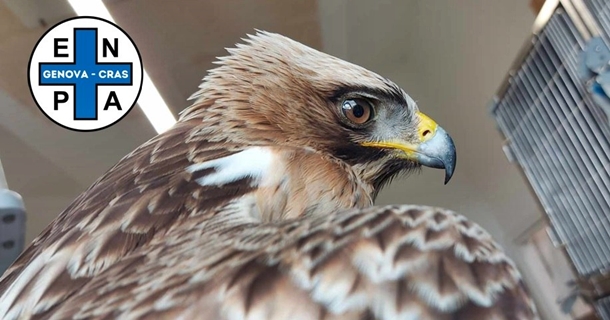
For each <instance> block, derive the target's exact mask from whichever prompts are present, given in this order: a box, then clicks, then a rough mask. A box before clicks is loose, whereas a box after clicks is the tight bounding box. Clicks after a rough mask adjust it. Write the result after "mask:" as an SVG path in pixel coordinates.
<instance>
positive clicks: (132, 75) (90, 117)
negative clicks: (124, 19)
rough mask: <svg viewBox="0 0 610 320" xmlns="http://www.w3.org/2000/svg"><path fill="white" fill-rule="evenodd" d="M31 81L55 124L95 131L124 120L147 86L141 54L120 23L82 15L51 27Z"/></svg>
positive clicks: (34, 62) (32, 67) (42, 107)
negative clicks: (116, 23)
mask: <svg viewBox="0 0 610 320" xmlns="http://www.w3.org/2000/svg"><path fill="white" fill-rule="evenodd" d="M28 72H29V85H30V90H31V92H32V96H33V97H34V100H35V101H36V104H37V105H38V107H39V108H40V110H41V111H42V112H43V113H44V114H45V115H46V116H47V117H48V118H49V119H51V120H52V121H53V122H55V123H56V124H58V125H60V126H62V127H64V128H67V129H71V130H76V131H95V130H100V129H104V128H107V127H109V126H111V125H113V124H115V123H117V122H118V121H119V120H121V119H122V118H123V117H124V116H125V115H127V113H128V112H129V111H130V110H131V109H132V108H133V106H134V105H135V104H136V101H137V100H138V96H139V95H140V90H141V89H142V59H141V57H140V53H139V52H138V49H137V48H136V45H135V44H134V42H133V41H132V40H131V38H130V37H129V36H128V35H127V34H126V33H125V31H123V30H122V29H121V28H119V27H118V26H116V25H115V24H113V23H111V22H109V21H106V20H104V19H100V18H95V17H78V18H73V19H69V20H65V21H63V22H61V23H59V24H57V25H55V26H54V27H52V28H51V29H49V31H47V32H46V33H45V34H44V35H43V36H42V38H40V40H38V43H37V44H36V47H35V48H34V51H33V52H32V56H31V57H30V64H29V69H28Z"/></svg>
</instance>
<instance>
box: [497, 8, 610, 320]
mask: <svg viewBox="0 0 610 320" xmlns="http://www.w3.org/2000/svg"><path fill="white" fill-rule="evenodd" d="M609 35H610V0H553V1H551V0H547V1H546V3H545V5H544V7H543V8H542V9H541V10H540V14H539V15H538V17H537V19H536V23H535V25H534V30H533V35H532V37H531V39H528V42H527V44H526V46H525V47H524V49H523V50H522V52H521V53H520V55H519V57H518V59H517V61H516V62H515V64H514V65H513V66H512V68H511V70H510V72H509V74H508V76H507V79H506V81H505V82H504V83H503V84H502V86H501V88H500V90H499V91H498V93H497V94H496V97H495V98H494V101H493V104H492V108H491V113H492V115H493V117H494V118H495V120H496V122H497V125H498V129H499V130H500V132H501V133H502V134H503V136H504V137H505V138H506V142H505V145H504V150H505V151H506V153H507V157H508V158H509V160H511V161H512V162H514V163H515V164H516V165H517V166H518V167H519V168H520V169H521V170H522V172H523V174H524V176H525V178H526V179H527V181H528V182H529V184H530V186H531V189H532V191H533V192H534V193H535V195H536V196H537V198H538V200H539V203H540V205H541V208H542V210H543V211H544V213H545V214H546V216H547V217H548V220H549V223H550V225H551V226H552V230H551V236H552V238H553V240H554V242H555V243H556V244H557V247H560V248H562V249H563V250H564V251H565V252H566V254H567V255H568V256H569V258H570V260H571V261H572V263H573V267H574V271H575V273H576V275H577V276H578V277H579V280H580V281H579V283H580V287H581V291H582V292H583V294H586V295H587V296H588V297H589V298H590V300H591V301H594V305H595V307H596V309H597V311H598V314H599V316H600V317H602V318H603V319H607V320H610V303H609V302H608V301H610V276H609V273H610V122H609V119H610V98H609V96H610V66H609V62H610V50H609V49H608V48H609V47H610V46H608V44H609V43H610V42H609V39H610V37H609Z"/></svg>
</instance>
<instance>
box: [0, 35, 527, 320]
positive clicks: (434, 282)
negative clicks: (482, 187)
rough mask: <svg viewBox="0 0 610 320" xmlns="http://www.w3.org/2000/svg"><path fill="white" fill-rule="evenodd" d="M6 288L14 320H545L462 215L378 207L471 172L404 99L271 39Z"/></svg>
mask: <svg viewBox="0 0 610 320" xmlns="http://www.w3.org/2000/svg"><path fill="white" fill-rule="evenodd" d="M228 51H229V54H228V55H227V56H226V57H222V58H219V60H218V61H217V64H218V66H217V67H215V68H214V69H212V70H211V71H209V73H208V74H207V75H206V76H205V77H204V79H203V82H202V84H201V85H200V86H199V90H198V91H197V92H196V93H195V94H194V95H193V96H192V101H193V103H192V105H191V106H190V107H188V108H187V109H185V110H184V111H183V112H182V113H181V115H180V119H179V121H178V122H177V123H176V124H175V125H174V126H173V127H172V128H171V129H170V130H168V131H166V132H164V133H162V134H159V135H157V136H155V137H154V138H152V139H151V140H149V141H148V142H146V143H144V144H143V145H141V146H140V147H138V148H137V149H135V150H134V151H133V152H131V153H130V154H128V155H127V156H125V157H124V158H123V159H121V160H120V161H119V162H118V163H117V164H116V165H115V166H114V167H112V168H111V169H110V170H109V171H107V172H106V173H105V174H104V175H103V176H102V177H101V178H99V179H98V180H97V181H96V182H94V183H93V185H92V186H91V187H89V189H87V190H86V191H85V192H84V193H82V194H81V195H80V196H79V197H78V198H77V199H76V200H75V201H74V202H73V203H72V204H71V205H70V206H69V207H68V208H67V209H65V211H63V212H62V213H61V214H60V215H59V216H58V217H57V218H56V219H55V220H54V221H53V222H52V223H51V224H50V225H49V226H48V227H47V228H46V229H45V230H44V231H43V232H42V233H41V234H40V235H39V236H38V237H37V238H36V239H35V240H34V241H33V243H32V244H31V245H30V246H29V247H28V248H27V249H26V250H25V251H24V252H23V253H22V255H21V256H20V257H19V258H18V259H17V261H16V262H15V263H14V264H13V265H12V266H11V267H10V268H9V269H8V270H7V271H6V273H5V274H4V275H3V277H2V278H1V279H0V318H1V319H4V320H8V319H252V320H257V319H269V320H276V319H292V320H296V319H469V320H474V319H536V317H537V316H536V311H535V307H534V304H533V301H532V299H531V298H530V297H529V295H528V292H527V289H526V287H525V285H524V283H523V281H522V278H521V276H520V273H519V272H518V270H517V268H516V267H515V265H514V263H513V262H512V261H511V260H510V259H509V258H508V257H507V256H506V255H505V253H503V251H502V249H501V248H500V247H499V245H498V244H497V243H496V242H494V240H493V239H492V237H491V236H490V235H489V234H488V233H487V232H485V231H484V230H483V229H482V228H481V227H479V226H478V225H477V224H475V223H473V222H470V221H468V220H467V219H466V218H465V217H464V216H461V215H458V214H456V213H454V212H452V211H450V210H445V209H441V208H434V207H427V206H421V205H393V206H376V205H374V200H375V198H376V196H377V194H378V192H379V191H380V189H381V188H382V187H383V186H384V185H386V184H387V183H388V182H389V181H390V180H391V179H392V178H393V177H396V176H397V175H399V174H401V173H405V172H409V171H411V170H413V169H416V168H418V167H420V166H429V167H433V168H442V169H444V170H445V172H446V179H445V180H446V181H445V182H447V181H449V179H450V178H451V176H452V174H453V170H454V168H455V164H456V153H455V147H454V144H453V141H452V139H451V138H450V136H449V135H448V134H447V132H446V131H445V130H443V129H442V128H441V127H440V126H439V125H437V124H436V123H435V122H434V121H433V120H432V119H430V118H429V117H427V116H425V115H424V114H423V113H422V112H420V111H419V109H418V107H417V105H416V104H415V102H414V100H412V99H411V97H409V95H407V94H406V93H405V91H403V90H402V89H401V88H399V87H398V86H397V85H396V84H394V83H393V82H392V81H390V80H388V79H386V78H384V77H381V76H379V75H377V74H376V73H373V72H371V71H369V70H367V69H364V68H362V67H359V66H356V65H354V64H351V63H348V62H346V61H343V60H340V59H338V58H335V57H333V56H330V55H327V54H324V53H322V52H319V51H317V50H315V49H312V48H310V47H308V46H305V45H303V44H301V43H298V42H296V41H294V40H291V39H289V38H287V37H284V36H281V35H278V34H274V33H268V32H264V31H257V32H256V33H255V35H252V36H248V37H247V38H246V39H244V41H243V42H242V43H241V44H238V45H237V46H236V47H234V48H232V49H228Z"/></svg>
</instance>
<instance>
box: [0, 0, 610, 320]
mask: <svg viewBox="0 0 610 320" xmlns="http://www.w3.org/2000/svg"><path fill="white" fill-rule="evenodd" d="M543 2H544V1H530V0H462V1H441V0H437V1H430V0H379V1H369V0H350V1H348V0H319V1H280V0H256V1H245V0H243V1H237V0H225V1H192V0H179V1H165V0H107V1H104V4H105V6H106V8H107V9H108V11H109V12H110V14H111V15H112V18H113V19H114V21H115V22H116V23H117V24H118V25H119V26H121V27H122V28H123V29H124V30H125V31H126V32H127V33H128V34H129V35H130V36H131V38H132V39H133V40H134V41H135V43H136V45H137V46H138V48H139V50H140V53H141V55H142V58H143V62H144V67H145V69H146V71H147V72H148V74H149V75H150V77H151V79H152V81H153V82H154V84H155V85H156V87H157V88H158V90H159V92H160V94H161V96H162V97H163V100H164V101H165V102H166V103H167V105H168V106H169V108H170V109H171V112H172V113H173V115H174V116H176V117H177V115H178V113H179V112H180V111H181V110H182V109H184V108H185V107H187V106H188V105H189V103H188V102H187V98H188V97H189V95H191V94H192V93H193V92H194V91H195V90H196V88H197V85H198V84H199V83H200V80H201V78H202V77H203V76H204V75H205V72H206V70H208V69H210V68H212V67H213V65H212V61H213V60H214V59H215V57H217V56H222V55H225V54H226V51H225V50H224V48H225V47H232V46H233V45H234V44H235V43H237V42H240V38H242V37H244V36H245V35H246V34H247V33H253V32H254V29H255V28H256V29H261V30H267V31H272V32H278V33H281V34H283V35H286V36H288V37H291V38H293V39H295V40H297V41H300V42H302V43H304V44H306V45H309V46H311V47H313V48H316V49H319V50H321V51H324V52H327V53H329V54H332V55H335V56H337V57H340V58H343V59H345V60H347V61H350V62H353V63H356V64H359V65H362V66H364V67H366V68H368V69H370V70H373V71H375V72H377V73H379V74H381V75H383V76H385V77H388V78H390V79H392V80H393V81H395V82H396V83H397V84H399V85H400V86H401V87H403V88H404V89H405V90H406V91H407V92H408V93H409V94H410V95H411V96H412V97H413V98H414V99H415V100H417V102H418V105H419V107H420V108H421V110H422V111H424V112H425V113H427V114H428V115H430V116H431V117H432V118H433V119H435V120H436V121H437V122H438V123H439V124H440V125H442V126H443V127H444V128H445V129H446V130H447V131H448V132H449V133H450V134H451V135H452V136H453V138H454V140H455V143H456V146H457V148H458V166H457V170H456V173H455V176H454V178H453V180H452V181H451V182H450V183H449V184H448V185H447V186H444V185H443V172H441V171H440V170H430V169H425V170H423V171H422V173H421V174H418V175H413V176H411V177H409V178H407V179H404V180H398V181H396V182H394V183H393V184H392V185H391V186H390V187H388V188H387V189H386V190H384V191H383V192H382V193H381V195H380V198H379V200H378V203H380V204H386V203H414V204H426V205H435V206H441V207H446V208H450V209H452V210H455V211H457V212H460V213H462V214H464V215H466V216H467V217H469V218H470V219H472V220H473V221H475V222H477V223H479V224H481V225H482V226H483V227H484V228H486V229H487V230H488V231H489V232H490V233H491V234H493V235H494V236H495V238H496V239H497V240H498V241H499V242H500V243H501V244H502V246H503V247H504V248H505V249H506V250H507V251H508V252H509V255H511V256H512V257H513V258H514V259H515V260H516V262H517V263H518V265H519V267H520V268H521V269H522V271H523V273H524V275H525V278H526V281H527V283H528V285H529V287H530V289H531V290H532V291H533V294H534V296H535V298H536V302H537V304H538V306H539V308H540V310H541V312H542V315H543V317H544V318H545V319H585V318H591V319H594V317H595V315H594V314H593V309H592V308H591V307H590V306H589V305H587V303H586V302H585V299H582V298H578V299H576V300H575V301H576V302H575V303H574V304H573V305H572V304H571V303H569V302H570V301H572V300H570V299H569V297H572V296H573V295H572V296H571V294H572V293H573V288H572V287H571V286H570V285H568V284H567V283H568V282H570V280H573V281H574V280H577V278H578V277H575V276H574V272H573V271H572V270H573V265H572V263H571V262H570V261H569V260H568V259H566V255H565V254H564V253H563V252H562V250H560V249H557V248H555V246H554V245H553V242H552V241H551V240H550V239H549V237H548V236H547V227H548V225H547V222H546V221H547V220H546V219H545V218H544V217H545V214H544V210H543V208H542V207H541V206H539V205H538V203H539V202H538V201H537V200H536V197H535V194H534V193H532V191H531V188H530V185H529V183H528V181H527V179H524V176H523V175H522V173H521V170H519V169H518V168H517V167H516V166H515V165H514V164H512V163H511V162H510V161H509V160H508V159H507V156H506V154H505V152H504V151H503V145H504V143H505V139H506V138H505V136H504V135H503V134H501V133H500V132H499V131H498V128H497V126H496V121H495V120H494V117H493V114H492V113H491V112H490V110H492V109H493V108H492V109H490V104H492V102H493V98H494V96H495V95H496V93H497V92H498V89H499V88H500V87H501V85H502V84H503V83H505V79H506V75H507V73H508V71H509V70H510V69H511V66H512V65H513V63H514V62H515V61H516V59H517V57H518V55H519V53H520V52H523V51H522V49H523V46H524V43H530V42H531V35H532V30H533V29H532V28H533V26H534V23H535V21H536V16H537V15H538V14H539V11H540V10H541V8H542V6H543ZM555 2H556V1H555ZM543 13H544V12H543ZM75 15H76V13H75V12H74V10H73V9H72V7H71V5H70V4H69V3H68V1H66V0H45V1H35V0H2V1H0V158H1V160H2V165H3V167H4V171H5V174H6V180H7V181H8V186H9V188H10V189H12V190H14V191H16V192H18V193H19V194H21V196H22V197H23V200H24V203H25V206H26V210H27V224H26V226H27V227H26V236H25V239H26V243H29V242H30V241H31V240H32V239H34V237H35V236H36V235H37V234H38V233H40V232H41V231H42V229H43V228H44V227H45V226H46V225H47V224H48V223H49V222H50V221H51V220H52V219H54V218H55V217H56V216H57V215H58V214H59V213H60V212H61V211H62V210H63V209H64V208H65V207H66V206H67V205H68V204H69V203H70V202H72V200H74V198H75V197H76V196H77V195H78V194H79V193H80V192H82V191H84V190H85V189H86V188H87V187H88V186H89V185H90V184H91V183H92V182H94V180H95V179H97V178H98V177H99V176H100V175H101V174H103V173H104V172H105V171H106V170H107V169H109V168H110V167H111V166H112V165H113V164H115V163H116V162H117V161H118V160H119V159H120V158H122V157H123V156H124V155H125V154H127V153H128V152H130V151H132V150H133V149H134V148H136V147H137V146H138V145H140V144H141V143H143V142H144V141H146V140H148V139H149V138H151V137H153V136H154V135H155V134H156V132H155V130H154V128H153V126H151V123H150V122H149V120H148V119H147V118H146V116H145V115H144V113H143V112H142V111H141V109H140V108H137V107H136V108H134V109H133V110H132V111H131V112H130V113H129V115H128V116H127V117H126V118H125V119H123V120H122V121H120V122H119V123H118V124H116V125H114V126H112V127H110V128H108V129H105V130H102V131H98V132H93V133H82V132H72V131H68V130H66V129H63V128H61V127H59V126H57V125H55V124H53V123H52V122H50V121H49V120H47V119H46V118H45V116H44V115H43V114H42V113H41V112H40V111H39V110H38V108H37V107H36V105H35V103H34V102H33V100H32V97H31V94H30V91H29V88H28V84H27V65H28V60H29V56H30V53H31V51H32V49H33V48H34V45H35V44H36V42H37V40H38V39H39V38H40V36H41V35H42V34H43V33H44V32H45V31H46V30H47V29H48V28H49V27H50V26H53V25H54V24H55V23H57V22H59V21H61V20H63V19H66V18H69V17H73V16H75ZM606 139H607V138H606ZM606 170H607V169H606ZM0 230H1V229H0ZM606 245H608V244H606ZM0 250H1V248H0ZM573 297H575V296H573ZM566 299H567V300H569V301H568V303H567V304H568V306H567V307H566V303H565V302H566ZM559 302H564V304H563V305H562V304H560V303H559ZM562 307H563V309H565V310H563V311H562Z"/></svg>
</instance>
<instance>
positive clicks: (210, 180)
mask: <svg viewBox="0 0 610 320" xmlns="http://www.w3.org/2000/svg"><path fill="white" fill-rule="evenodd" d="M273 162H274V154H273V151H271V150H270V149H269V148H265V147H252V148H248V149H246V150H243V151H240V152H238V153H235V154H232V155H230V156H227V157H223V158H219V159H214V160H210V161H206V162H202V163H196V164H193V165H191V166H189V167H187V168H186V170H187V171H188V172H191V173H193V172H196V171H200V170H204V169H209V168H214V169H215V171H214V172H212V173H210V174H209V175H206V176H205V177H201V178H199V179H197V180H196V181H197V183H199V184H200V185H202V186H221V185H224V184H227V183H231V182H234V181H237V180H239V179H244V178H251V179H252V180H253V184H259V183H260V181H261V179H262V178H263V177H264V176H265V175H267V174H268V173H269V170H270V169H271V168H272V163H273Z"/></svg>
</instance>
